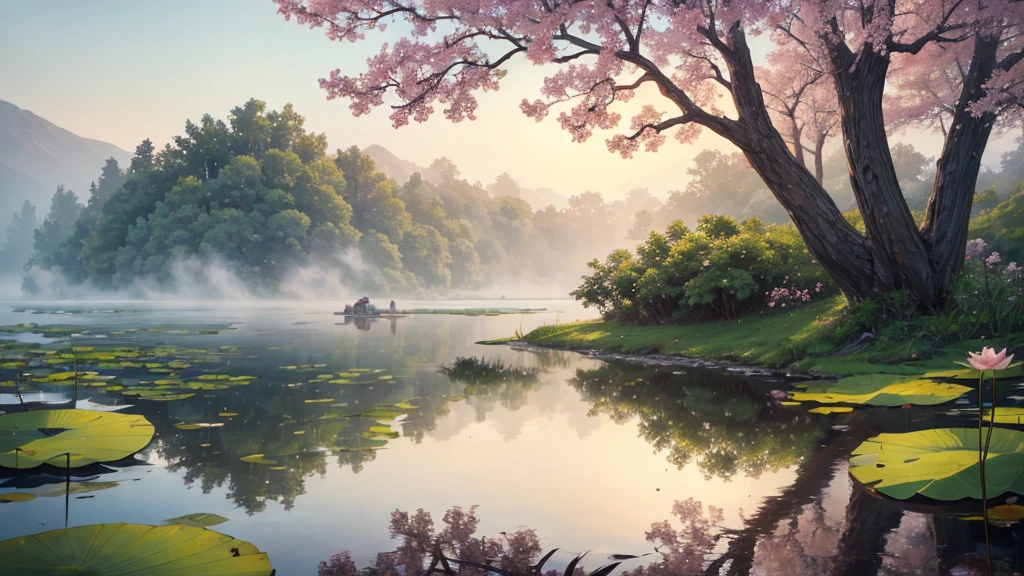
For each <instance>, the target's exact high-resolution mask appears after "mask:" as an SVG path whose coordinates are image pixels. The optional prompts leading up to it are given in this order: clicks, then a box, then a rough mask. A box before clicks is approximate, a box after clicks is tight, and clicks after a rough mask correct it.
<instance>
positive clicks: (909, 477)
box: [850, 428, 1024, 500]
mask: <svg viewBox="0 0 1024 576" xmlns="http://www.w3.org/2000/svg"><path fill="white" fill-rule="evenodd" d="M850 466H851V467H850V474H851V475H853V477H854V478H856V479H857V480H858V481H860V482H862V483H864V484H867V485H868V486H871V487H873V488H874V489H876V490H878V491H879V492H881V493H883V494H885V495H886V496H891V497H893V498H897V499H899V500H905V499H907V498H910V497H911V496H914V495H915V494H921V495H922V496H927V497H929V498H933V499H935V500H959V499H961V498H981V481H980V478H979V474H978V430H977V429H973V428H940V429H935V430H921V431H918V432H907V433H903V434H879V435H878V436H876V437H874V438H870V439H868V440H867V441H865V442H864V443H862V444H861V445H860V446H858V447H857V449H856V450H854V451H853V457H852V458H850ZM985 483H986V488H987V491H988V497H989V498H994V497H996V496H999V495H1000V494H1002V493H1004V492H1008V491H1009V492H1016V493H1019V494H1024V432H1020V431H1017V430H1009V429H1006V428H995V429H993V430H992V444H991V446H990V448H989V455H988V459H987V460H986V463H985Z"/></svg>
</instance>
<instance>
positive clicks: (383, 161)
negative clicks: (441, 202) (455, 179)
mask: <svg viewBox="0 0 1024 576" xmlns="http://www.w3.org/2000/svg"><path fill="white" fill-rule="evenodd" d="M363 154H365V155H367V156H369V157H370V158H371V159H373V161H374V163H375V164H377V169H378V170H380V171H381V172H383V173H384V174H387V176H388V178H391V179H392V180H394V181H395V182H398V183H399V184H405V183H406V182H408V181H409V178H410V177H412V175H413V174H415V173H417V172H419V173H420V176H422V177H423V179H424V180H426V181H428V182H434V183H437V182H440V181H441V175H440V174H438V173H437V170H431V169H430V168H424V167H422V166H418V165H416V164H415V163H413V162H410V161H408V160H403V159H401V158H399V157H398V156H395V155H394V154H392V153H391V151H390V150H388V149H387V148H385V147H383V146H380V145H377V144H371V145H369V146H367V147H366V148H365V149H363Z"/></svg>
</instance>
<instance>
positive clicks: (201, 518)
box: [164, 512, 228, 528]
mask: <svg viewBox="0 0 1024 576" xmlns="http://www.w3.org/2000/svg"><path fill="white" fill-rule="evenodd" d="M227 521H228V519H227V518H225V517H223V516H220V515H218V514H209V513H207V512H198V513H196V514H186V515H184V516H178V517H177V518H168V519H167V520H164V522H165V523H167V524H181V525H182V526H195V527H197V528H206V527H207V526H216V525H217V524H223V523H225V522H227Z"/></svg>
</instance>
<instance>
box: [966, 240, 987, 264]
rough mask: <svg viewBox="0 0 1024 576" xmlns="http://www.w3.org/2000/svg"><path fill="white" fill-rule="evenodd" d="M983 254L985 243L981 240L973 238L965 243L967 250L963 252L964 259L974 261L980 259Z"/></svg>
mask: <svg viewBox="0 0 1024 576" xmlns="http://www.w3.org/2000/svg"><path fill="white" fill-rule="evenodd" d="M984 253H985V241H984V240H982V239H981V238H975V239H974V240H968V241H967V248H966V250H964V259H966V260H974V259H975V258H981V255H982V254H984Z"/></svg>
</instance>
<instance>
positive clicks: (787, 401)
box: [779, 400, 801, 406]
mask: <svg viewBox="0 0 1024 576" xmlns="http://www.w3.org/2000/svg"><path fill="white" fill-rule="evenodd" d="M800 404H801V402H793V401H792V400H783V401H782V402H779V406H799V405H800Z"/></svg>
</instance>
